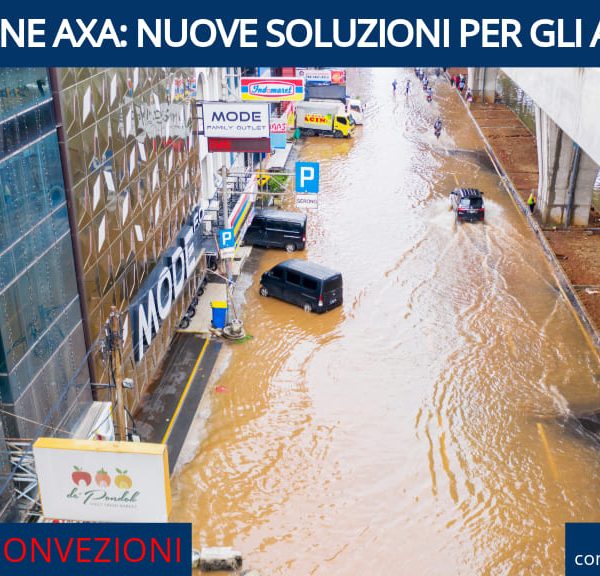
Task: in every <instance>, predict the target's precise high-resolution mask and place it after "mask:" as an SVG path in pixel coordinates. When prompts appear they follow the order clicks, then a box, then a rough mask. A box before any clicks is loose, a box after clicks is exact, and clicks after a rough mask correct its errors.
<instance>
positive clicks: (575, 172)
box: [535, 107, 598, 226]
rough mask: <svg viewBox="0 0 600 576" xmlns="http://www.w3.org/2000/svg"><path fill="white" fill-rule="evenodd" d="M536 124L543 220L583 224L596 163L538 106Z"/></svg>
mask: <svg viewBox="0 0 600 576" xmlns="http://www.w3.org/2000/svg"><path fill="white" fill-rule="evenodd" d="M535 123H536V139H537V149H538V167H539V186H538V208H539V210H540V214H541V217H542V223H543V224H548V225H568V226H570V225H574V226H586V225H587V224H588V221H589V215H590V207H591V205H592V191H593V188H594V182H595V181H596V177H597V175H598V165H597V164H596V163H595V162H594V161H593V160H592V159H591V158H590V157H589V156H588V155H587V154H586V153H585V152H584V151H583V150H582V149H579V147H578V146H577V145H576V143H575V142H573V140H571V138H570V137H569V136H568V135H567V134H565V133H564V132H563V130H562V129H561V128H560V127H559V126H558V125H557V124H555V123H554V121H553V120H552V118H550V117H549V116H548V115H547V114H546V113H545V112H544V111H543V110H541V109H540V108H539V107H536V111H535ZM569 212H570V213H571V221H570V222H567V217H568V213H569Z"/></svg>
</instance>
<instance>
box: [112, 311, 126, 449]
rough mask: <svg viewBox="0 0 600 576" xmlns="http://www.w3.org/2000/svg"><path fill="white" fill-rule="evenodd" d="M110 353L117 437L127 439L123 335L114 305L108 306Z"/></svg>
mask: <svg viewBox="0 0 600 576" xmlns="http://www.w3.org/2000/svg"><path fill="white" fill-rule="evenodd" d="M109 325H110V332H111V351H110V353H111V355H112V362H113V369H114V379H115V388H116V391H117V402H116V405H117V406H116V408H117V414H116V419H117V429H118V436H119V439H120V440H121V441H123V442H126V441H127V425H126V423H125V394H124V392H123V365H122V364H121V353H122V351H123V335H122V333H121V320H120V316H119V312H118V311H117V307H116V306H111V308H110V319H109Z"/></svg>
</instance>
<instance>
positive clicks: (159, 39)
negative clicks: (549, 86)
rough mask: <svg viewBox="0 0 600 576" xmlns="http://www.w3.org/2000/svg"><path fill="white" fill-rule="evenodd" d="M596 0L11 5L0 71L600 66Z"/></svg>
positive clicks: (5, 13)
mask: <svg viewBox="0 0 600 576" xmlns="http://www.w3.org/2000/svg"><path fill="white" fill-rule="evenodd" d="M599 62H600V16H599V15H598V12H597V9H596V8H595V3H592V2H589V3H586V4H583V3H573V2H571V3H560V4H559V3H558V2H551V1H548V2H544V3H543V4H538V3H535V2H518V3H517V2H516V1H514V0H511V1H503V2H496V3H483V2H480V1H477V2H476V1H474V0H464V1H462V2H460V3H455V4H451V3H447V2H444V3H442V2H440V1H439V0H430V2H427V3H423V2H419V3H413V4H407V3H404V4H394V3H390V2H384V1H383V0H374V1H373V2H369V3H368V5H365V4H364V3H362V4H361V5H358V4H356V5H353V4H348V3H346V4H344V10H343V11H340V10H339V5H337V4H326V3H323V2H316V1H314V0H304V1H303V2H295V3H288V4H287V5H285V6H280V5H277V6H274V5H273V4H272V3H267V2H262V3H259V2H257V3H250V2H244V3H242V2H240V1H239V0H234V1H229V2H225V3H222V4H214V3H213V4H211V5H208V4H207V3H196V4H190V3H187V2H185V3H184V2H181V3H169V4H168V5H166V4H162V5H156V6H151V5H145V6H144V10H143V11H140V10H139V7H138V6H137V5H136V4H135V3H126V2H125V3H124V2H119V3H117V2H114V1H113V0H108V1H104V2H102V3H93V4H91V3H88V4H85V3H83V4H82V3H69V4H68V7H67V6H63V7H62V8H61V5H60V2H53V3H47V2H46V3H41V2H38V1H37V0H36V1H29V2H26V3H14V2H13V3H9V2H5V3H3V7H2V13H1V14H0V64H1V65H2V66H97V65H99V66H130V65H135V66H138V65H141V66H256V65H257V64H265V65H267V66H270V67H278V66H295V65H296V66H445V65H446V66H451V65H461V66H500V65H502V66H597V65H598V63H599Z"/></svg>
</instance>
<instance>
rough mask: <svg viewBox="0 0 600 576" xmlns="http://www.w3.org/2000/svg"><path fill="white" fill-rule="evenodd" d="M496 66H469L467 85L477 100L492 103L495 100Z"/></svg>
mask: <svg viewBox="0 0 600 576" xmlns="http://www.w3.org/2000/svg"><path fill="white" fill-rule="evenodd" d="M497 76H498V68H469V72H468V77H467V81H468V85H469V88H470V89H471V92H472V94H473V99H474V100H476V101H477V102H486V103H487V104H493V103H494V101H495V100H496V78H497Z"/></svg>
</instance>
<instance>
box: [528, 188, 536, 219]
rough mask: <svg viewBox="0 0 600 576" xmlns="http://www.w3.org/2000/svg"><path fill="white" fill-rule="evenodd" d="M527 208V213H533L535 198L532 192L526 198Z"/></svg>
mask: <svg viewBox="0 0 600 576" xmlns="http://www.w3.org/2000/svg"><path fill="white" fill-rule="evenodd" d="M527 206H529V212H531V213H532V214H533V211H534V210H535V196H534V194H533V192H532V193H531V194H530V195H529V198H527Z"/></svg>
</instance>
